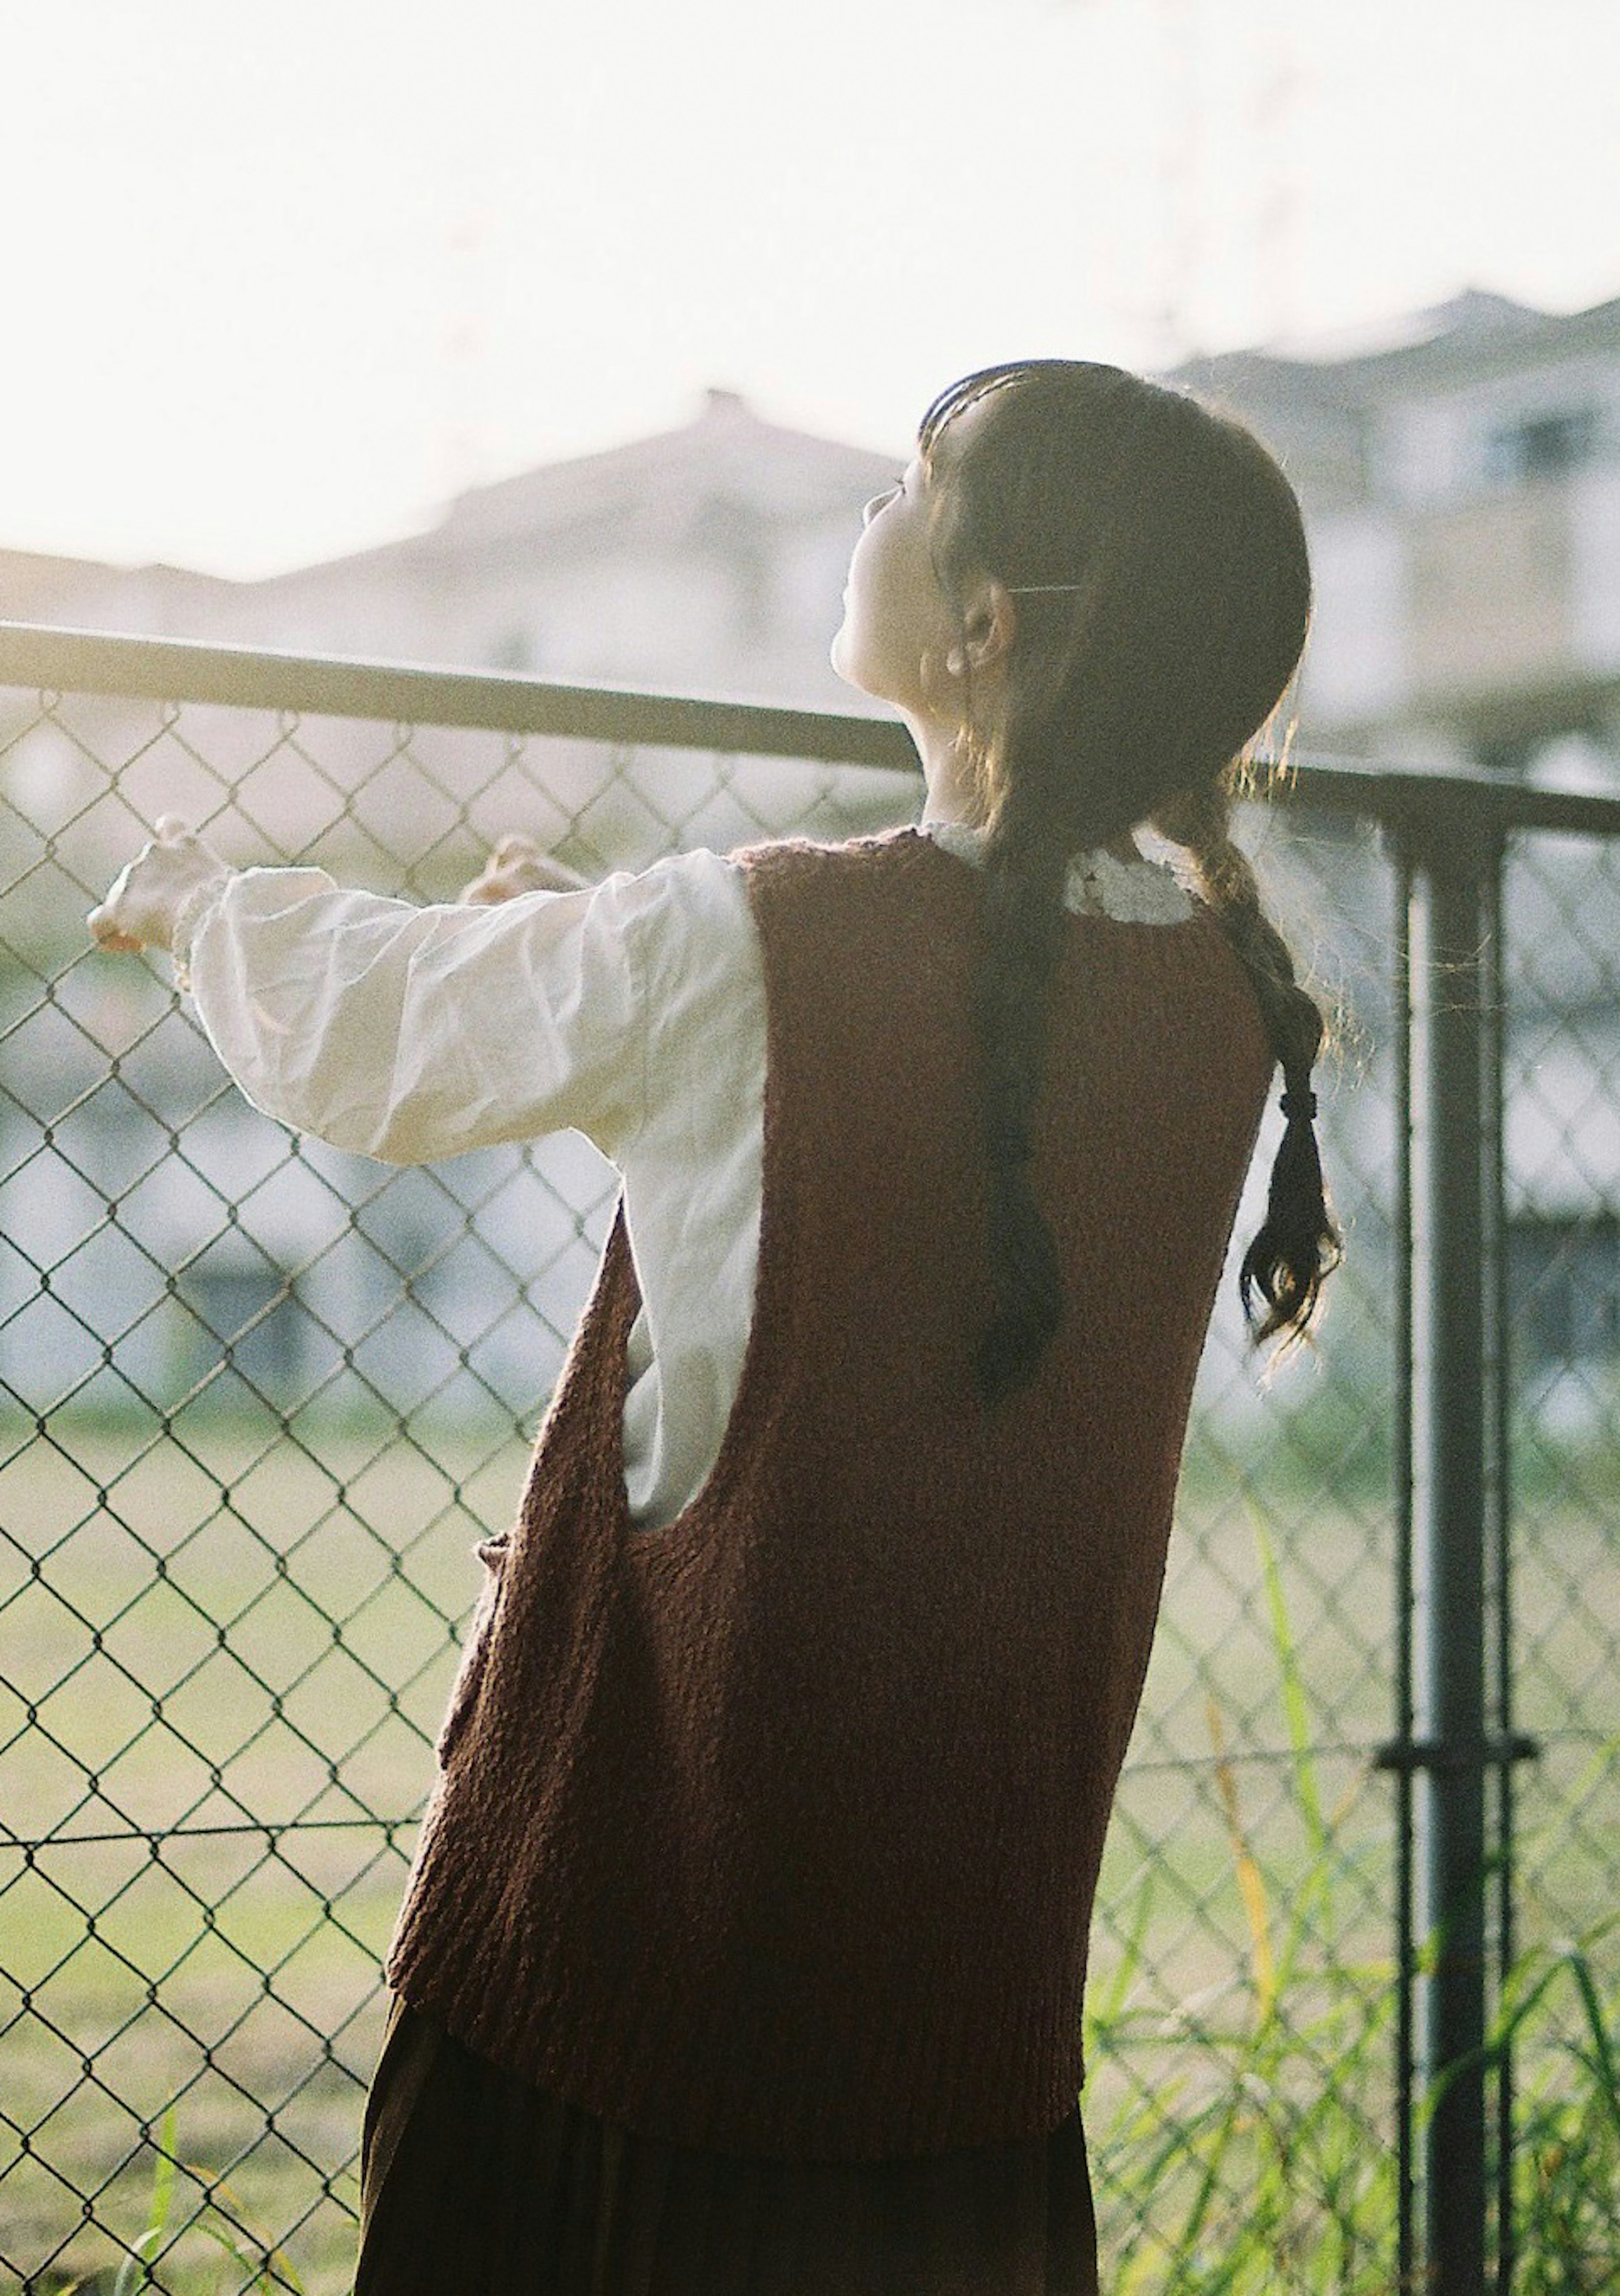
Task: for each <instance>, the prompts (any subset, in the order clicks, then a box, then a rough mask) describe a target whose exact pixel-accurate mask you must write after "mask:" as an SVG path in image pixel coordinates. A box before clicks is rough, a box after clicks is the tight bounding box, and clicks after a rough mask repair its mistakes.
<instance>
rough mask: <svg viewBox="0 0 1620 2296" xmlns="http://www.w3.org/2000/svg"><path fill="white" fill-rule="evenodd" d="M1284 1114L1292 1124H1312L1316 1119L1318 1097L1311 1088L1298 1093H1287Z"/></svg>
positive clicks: (1284, 1101)
mask: <svg viewBox="0 0 1620 2296" xmlns="http://www.w3.org/2000/svg"><path fill="white" fill-rule="evenodd" d="M1282 1112H1283V1114H1284V1116H1286V1117H1287V1120H1288V1122H1289V1123H1290V1124H1310V1123H1312V1122H1314V1120H1315V1117H1316V1095H1315V1094H1314V1093H1313V1092H1312V1090H1311V1088H1310V1087H1309V1086H1306V1087H1303V1089H1302V1090H1300V1091H1297V1092H1285V1093H1284V1095H1283V1096H1282Z"/></svg>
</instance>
